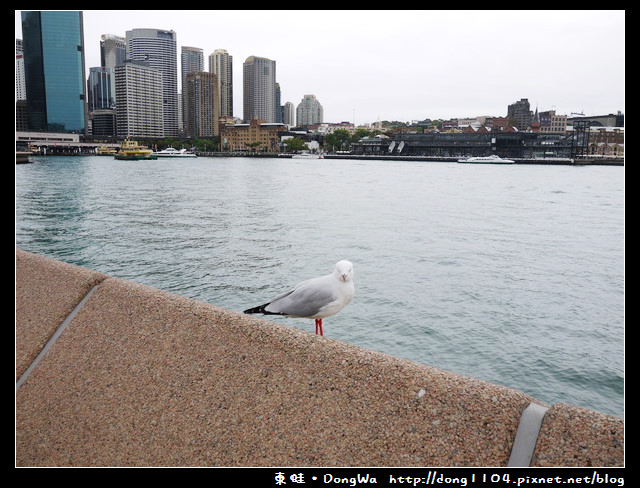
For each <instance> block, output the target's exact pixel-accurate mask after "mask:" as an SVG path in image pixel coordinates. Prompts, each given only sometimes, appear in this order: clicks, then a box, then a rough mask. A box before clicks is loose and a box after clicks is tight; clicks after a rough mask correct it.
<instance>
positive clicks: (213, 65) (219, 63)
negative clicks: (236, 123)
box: [209, 49, 233, 117]
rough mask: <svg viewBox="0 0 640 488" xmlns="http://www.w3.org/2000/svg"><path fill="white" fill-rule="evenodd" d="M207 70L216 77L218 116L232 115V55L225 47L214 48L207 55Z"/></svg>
mask: <svg viewBox="0 0 640 488" xmlns="http://www.w3.org/2000/svg"><path fill="white" fill-rule="evenodd" d="M209 72H210V73H213V74H215V75H216V76H217V77H218V92H219V93H220V116H221V117H233V56H230V55H229V53H228V52H227V50H226V49H216V50H215V51H213V53H211V54H210V55H209Z"/></svg>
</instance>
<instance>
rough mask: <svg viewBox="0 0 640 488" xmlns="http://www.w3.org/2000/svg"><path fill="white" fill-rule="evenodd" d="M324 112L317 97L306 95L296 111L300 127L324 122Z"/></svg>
mask: <svg viewBox="0 0 640 488" xmlns="http://www.w3.org/2000/svg"><path fill="white" fill-rule="evenodd" d="M323 116H324V110H323V108H322V105H320V102H319V101H318V100H317V98H316V96H315V95H305V96H304V97H303V98H302V101H301V102H300V103H299V104H298V108H297V109H296V120H297V121H298V125H300V126H303V125H314V124H321V123H322V122H323V120H322V119H323Z"/></svg>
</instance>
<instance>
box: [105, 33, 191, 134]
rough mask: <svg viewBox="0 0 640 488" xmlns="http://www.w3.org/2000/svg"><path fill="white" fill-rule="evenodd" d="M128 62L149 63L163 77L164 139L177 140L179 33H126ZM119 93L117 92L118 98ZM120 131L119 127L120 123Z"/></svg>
mask: <svg viewBox="0 0 640 488" xmlns="http://www.w3.org/2000/svg"><path fill="white" fill-rule="evenodd" d="M125 37H126V41H127V58H128V59H131V60H135V61H143V62H147V63H148V65H149V66H150V67H151V68H155V69H157V70H158V71H159V72H160V73H161V79H162V90H161V98H162V104H163V120H164V136H177V135H178V133H179V127H178V54H177V46H176V33H175V32H174V31H172V30H162V29H132V30H130V31H127V32H126V36H125ZM117 96H118V90H116V98H117ZM118 127H120V123H118Z"/></svg>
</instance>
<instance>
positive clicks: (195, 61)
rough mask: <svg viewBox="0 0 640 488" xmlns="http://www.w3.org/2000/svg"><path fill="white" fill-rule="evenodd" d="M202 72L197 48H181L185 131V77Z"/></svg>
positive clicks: (199, 51)
mask: <svg viewBox="0 0 640 488" xmlns="http://www.w3.org/2000/svg"><path fill="white" fill-rule="evenodd" d="M201 71H204V55H203V52H202V49H200V48H199V47H190V46H182V48H181V49H180V75H181V76H180V86H181V87H182V88H181V89H182V93H181V100H182V121H181V122H182V128H183V129H185V130H186V127H187V124H186V120H187V119H186V106H187V103H188V102H187V99H186V94H187V89H186V88H185V86H186V82H187V75H188V74H189V73H200V72H201Z"/></svg>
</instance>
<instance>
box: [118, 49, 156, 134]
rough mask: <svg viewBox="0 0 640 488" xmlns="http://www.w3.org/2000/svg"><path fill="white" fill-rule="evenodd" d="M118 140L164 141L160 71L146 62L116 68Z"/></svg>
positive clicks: (126, 64)
mask: <svg viewBox="0 0 640 488" xmlns="http://www.w3.org/2000/svg"><path fill="white" fill-rule="evenodd" d="M115 74H116V121H117V130H116V131H117V135H118V137H163V136H165V135H166V134H165V133H164V118H163V116H162V112H163V107H164V103H163V83H162V73H161V72H160V70H158V69H155V68H151V67H150V66H148V64H147V63H145V62H144V61H130V60H128V61H127V62H125V63H123V64H121V65H119V66H116V68H115Z"/></svg>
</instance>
